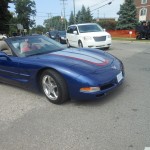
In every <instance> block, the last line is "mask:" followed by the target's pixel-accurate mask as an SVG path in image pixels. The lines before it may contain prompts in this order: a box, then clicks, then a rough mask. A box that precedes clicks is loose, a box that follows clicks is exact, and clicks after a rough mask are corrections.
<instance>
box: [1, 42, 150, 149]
mask: <svg viewBox="0 0 150 150" xmlns="http://www.w3.org/2000/svg"><path fill="white" fill-rule="evenodd" d="M108 52H109V53H111V54H113V55H115V56H117V57H118V58H120V59H121V60H122V61H123V63H124V66H125V72H126V77H125V81H124V83H123V84H122V85H121V86H120V87H118V88H117V89H115V90H113V91H112V92H111V93H109V94H108V95H107V96H105V97H102V98H99V99H98V100H91V101H84V102H83V101H68V102H67V103H65V104H63V105H55V104H52V103H50V102H48V101H47V99H46V98H45V97H44V96H43V95H41V94H38V93H33V92H30V91H28V90H24V89H20V88H17V87H14V86H10V85H6V84H2V83H0V150H144V149H146V147H150V44H149V43H139V42H125V41H113V44H112V47H111V49H110V50H108Z"/></svg>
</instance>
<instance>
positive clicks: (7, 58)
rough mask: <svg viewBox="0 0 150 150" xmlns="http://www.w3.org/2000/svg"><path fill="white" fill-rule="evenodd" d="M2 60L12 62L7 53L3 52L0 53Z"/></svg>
mask: <svg viewBox="0 0 150 150" xmlns="http://www.w3.org/2000/svg"><path fill="white" fill-rule="evenodd" d="M0 60H9V61H11V59H10V58H9V56H8V55H7V54H6V53H5V52H2V51H0Z"/></svg>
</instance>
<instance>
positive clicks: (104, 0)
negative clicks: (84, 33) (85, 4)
mask: <svg viewBox="0 0 150 150" xmlns="http://www.w3.org/2000/svg"><path fill="white" fill-rule="evenodd" d="M106 1H107V0H103V1H102V2H99V3H96V4H94V5H92V6H89V8H92V7H95V6H97V5H99V4H102V3H104V2H106Z"/></svg>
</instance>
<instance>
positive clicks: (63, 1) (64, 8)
mask: <svg viewBox="0 0 150 150" xmlns="http://www.w3.org/2000/svg"><path fill="white" fill-rule="evenodd" d="M60 1H62V4H63V11H64V24H65V30H66V14H65V11H66V7H65V5H66V3H65V1H67V0H60Z"/></svg>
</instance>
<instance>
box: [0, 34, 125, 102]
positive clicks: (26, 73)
mask: <svg viewBox="0 0 150 150" xmlns="http://www.w3.org/2000/svg"><path fill="white" fill-rule="evenodd" d="M123 79H124V67H123V64H122V62H121V61H120V60H119V59H117V58H116V57H114V56H112V55H110V54H108V53H106V52H104V51H101V50H96V49H87V48H86V49H80V48H71V49H68V48H64V47H63V46H62V45H61V44H59V43H58V42H56V41H53V40H51V39H49V38H47V37H45V36H41V35H37V36H24V37H14V38H8V39H6V40H5V41H0V82H4V83H8V84H13V85H17V86H20V87H25V88H28V89H40V90H42V92H43V93H44V94H45V96H46V97H47V98H48V100H49V101H50V102H52V103H55V104H60V103H63V102H64V101H66V100H68V99H95V98H97V97H99V96H101V95H103V94H105V93H107V92H108V91H110V90H112V89H113V88H115V87H117V86H118V85H119V84H121V83H122V81H123Z"/></svg>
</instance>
